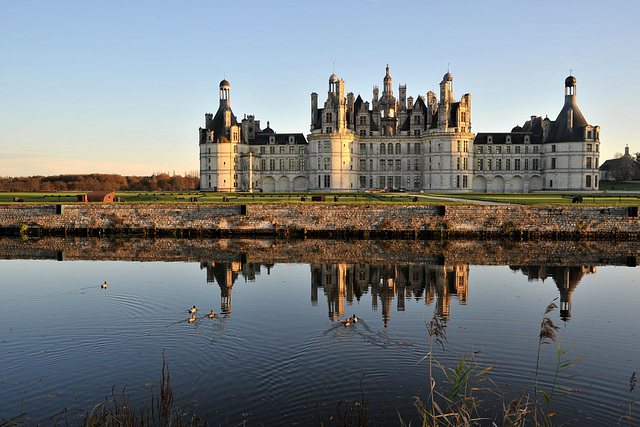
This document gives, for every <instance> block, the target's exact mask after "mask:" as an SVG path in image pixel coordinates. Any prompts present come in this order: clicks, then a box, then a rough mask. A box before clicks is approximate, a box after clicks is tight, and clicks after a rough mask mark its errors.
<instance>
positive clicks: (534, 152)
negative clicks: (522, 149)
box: [533, 145, 538, 154]
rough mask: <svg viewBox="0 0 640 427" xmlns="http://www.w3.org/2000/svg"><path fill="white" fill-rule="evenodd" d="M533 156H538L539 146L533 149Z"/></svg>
mask: <svg viewBox="0 0 640 427" xmlns="http://www.w3.org/2000/svg"><path fill="white" fill-rule="evenodd" d="M533 154H538V146H537V145H536V146H534V147H533Z"/></svg>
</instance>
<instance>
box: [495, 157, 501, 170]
mask: <svg viewBox="0 0 640 427" xmlns="http://www.w3.org/2000/svg"><path fill="white" fill-rule="evenodd" d="M501 169H502V159H496V170H501Z"/></svg>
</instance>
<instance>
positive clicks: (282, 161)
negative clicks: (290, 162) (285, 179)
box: [278, 159, 284, 171]
mask: <svg viewBox="0 0 640 427" xmlns="http://www.w3.org/2000/svg"><path fill="white" fill-rule="evenodd" d="M278 170H281V171H283V170H284V159H280V169H278Z"/></svg>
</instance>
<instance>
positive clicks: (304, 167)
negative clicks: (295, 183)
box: [298, 159, 307, 171]
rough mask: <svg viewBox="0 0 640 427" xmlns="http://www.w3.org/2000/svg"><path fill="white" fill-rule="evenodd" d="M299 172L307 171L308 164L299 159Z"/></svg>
mask: <svg viewBox="0 0 640 427" xmlns="http://www.w3.org/2000/svg"><path fill="white" fill-rule="evenodd" d="M298 170H299V171H303V170H307V162H306V160H305V159H298Z"/></svg>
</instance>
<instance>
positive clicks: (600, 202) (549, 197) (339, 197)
mask: <svg viewBox="0 0 640 427" xmlns="http://www.w3.org/2000/svg"><path fill="white" fill-rule="evenodd" d="M618 191H623V190H618ZM78 194H84V193H83V192H60V193H56V192H52V193H44V192H4V193H2V192H0V203H13V202H14V198H17V199H20V200H21V201H22V202H23V203H36V204H57V203H63V204H71V203H76V196H77V195H78ZM318 195H321V193H203V192H195V191H194V192H160V191H158V192H116V198H120V199H121V200H122V202H123V203H189V202H192V201H193V200H197V201H198V202H199V203H234V204H235V203H240V204H252V203H311V202H312V201H311V198H312V196H318ZM578 195H581V196H582V203H580V204H579V205H583V206H588V205H597V206H638V205H640V198H639V197H640V191H639V192H638V193H635V194H628V193H622V192H621V193H616V192H615V191H608V192H606V193H605V192H593V193H545V192H540V193H529V194H504V193H464V194H460V193H450V194H443V193H424V194H421V193H415V194H412V193H327V194H324V196H325V203H340V204H342V203H351V204H384V203H394V204H397V203H401V204H456V203H465V201H468V203H473V202H474V201H490V202H498V203H506V204H522V205H572V204H574V203H572V201H573V197H575V196H578ZM443 198H453V199H457V200H459V201H450V200H445V199H443ZM303 199H304V200H303ZM315 203H320V202H315Z"/></svg>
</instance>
